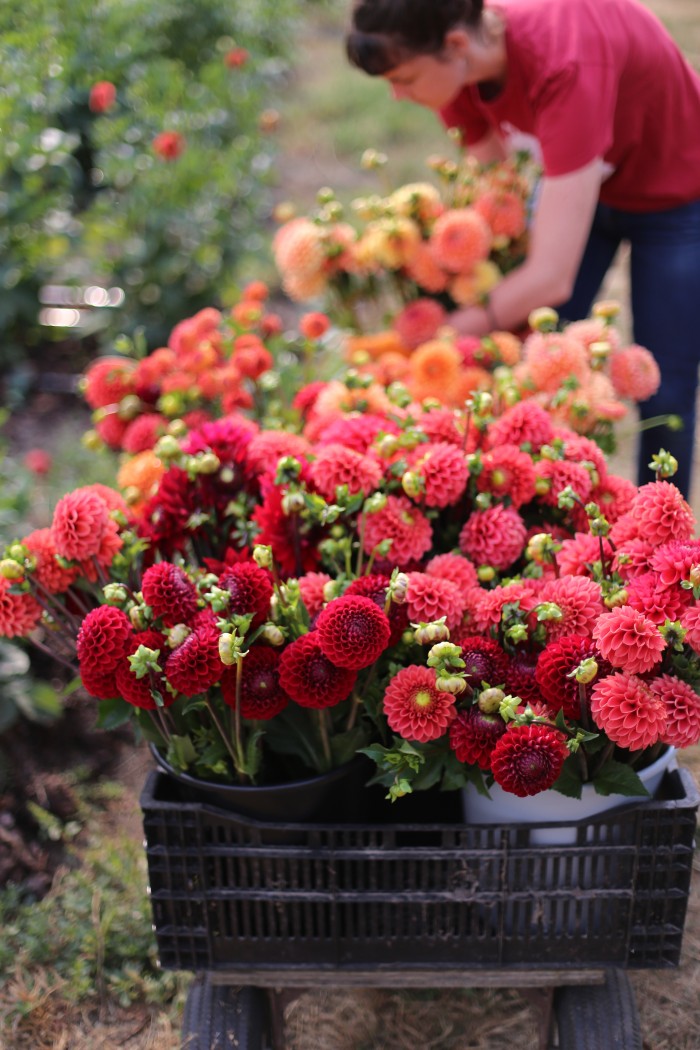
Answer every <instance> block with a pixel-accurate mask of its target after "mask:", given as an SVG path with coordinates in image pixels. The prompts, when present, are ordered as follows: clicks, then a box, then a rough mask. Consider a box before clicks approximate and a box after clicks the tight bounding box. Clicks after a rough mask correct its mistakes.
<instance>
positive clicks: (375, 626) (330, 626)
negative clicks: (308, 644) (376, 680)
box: [316, 595, 391, 671]
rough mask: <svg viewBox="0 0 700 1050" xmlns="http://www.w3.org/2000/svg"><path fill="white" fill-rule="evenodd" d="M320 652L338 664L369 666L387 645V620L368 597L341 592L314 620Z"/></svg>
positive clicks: (388, 633)
mask: <svg viewBox="0 0 700 1050" xmlns="http://www.w3.org/2000/svg"><path fill="white" fill-rule="evenodd" d="M316 632H317V634H318V640H319V644H320V646H321V649H322V650H323V652H324V654H325V655H326V656H327V657H328V659H329V660H332V661H333V663H334V664H336V665H337V666H338V667H347V668H349V669H350V670H352V671H359V670H360V668H361V667H369V665H370V664H373V663H374V661H375V660H376V659H377V657H378V656H380V655H381V654H382V653H383V652H384V650H385V649H386V647H387V645H388V644H389V635H390V633H391V632H390V628H389V619H388V617H387V616H386V615H385V613H384V612H383V611H382V610H381V609H380V608H379V606H378V605H377V604H376V603H375V602H373V601H372V599H371V598H361V597H360V596H359V595H350V596H349V597H348V596H346V595H343V597H342V598H336V599H334V601H332V602H329V603H328V605H327V606H326V607H325V609H324V610H323V611H322V612H321V614H320V616H319V618H318V620H317V621H316Z"/></svg>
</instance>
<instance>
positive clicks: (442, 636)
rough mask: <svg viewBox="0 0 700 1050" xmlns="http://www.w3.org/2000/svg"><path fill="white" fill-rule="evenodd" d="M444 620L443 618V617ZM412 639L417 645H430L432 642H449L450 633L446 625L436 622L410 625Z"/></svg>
mask: <svg viewBox="0 0 700 1050" xmlns="http://www.w3.org/2000/svg"><path fill="white" fill-rule="evenodd" d="M443 619H444V617H443ZM411 627H413V628H414V638H415V639H416V642H417V643H418V645H432V644H433V643H434V642H446V641H449V638H450V631H449V628H448V627H447V624H445V623H442V622H440V621H439V620H436V621H434V622H432V623H418V624H415V623H412V624H411Z"/></svg>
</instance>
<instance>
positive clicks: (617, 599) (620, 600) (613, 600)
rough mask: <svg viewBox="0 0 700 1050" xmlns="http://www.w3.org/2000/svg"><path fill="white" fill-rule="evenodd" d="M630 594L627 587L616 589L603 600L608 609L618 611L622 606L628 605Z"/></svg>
mask: <svg viewBox="0 0 700 1050" xmlns="http://www.w3.org/2000/svg"><path fill="white" fill-rule="evenodd" d="M628 598H629V592H628V590H627V588H626V587H615V588H614V589H613V590H611V591H609V592H608V594H606V595H605V597H604V598H603V605H605V606H606V608H608V609H617V608H618V607H619V606H620V605H627V600H628Z"/></svg>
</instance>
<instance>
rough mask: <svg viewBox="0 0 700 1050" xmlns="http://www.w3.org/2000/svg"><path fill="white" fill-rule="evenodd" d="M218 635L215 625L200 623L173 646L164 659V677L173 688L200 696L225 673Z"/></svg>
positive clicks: (186, 693) (186, 694)
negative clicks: (202, 625) (201, 624)
mask: <svg viewBox="0 0 700 1050" xmlns="http://www.w3.org/2000/svg"><path fill="white" fill-rule="evenodd" d="M219 637H220V635H219V631H218V630H217V628H216V627H200V628H199V629H198V630H196V631H193V632H192V634H190V635H188V636H187V638H186V639H185V640H184V642H183V643H182V645H179V646H178V647H177V649H173V651H172V653H171V654H170V656H169V657H168V658H167V660H166V662H165V677H166V678H167V679H168V681H169V682H170V684H171V686H172V687H173V689H176V690H177V692H178V693H183V694H184V695H185V696H197V695H198V694H199V693H206V691H207V689H209V688H211V686H212V685H214V684H215V683H216V682H218V681H219V679H220V678H221V676H222V674H223V673H224V665H223V664H222V662H221V660H220V659H219Z"/></svg>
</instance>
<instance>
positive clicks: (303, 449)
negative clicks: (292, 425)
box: [247, 430, 311, 474]
mask: <svg viewBox="0 0 700 1050" xmlns="http://www.w3.org/2000/svg"><path fill="white" fill-rule="evenodd" d="M310 451H311V446H310V445H309V442H308V441H307V440H306V438H304V437H302V436H301V435H300V434H290V433H287V432H286V431H283V430H261V431H260V433H259V434H256V435H255V437H254V438H253V439H252V440H251V442H250V444H249V445H248V450H247V460H248V469H249V470H250V471H251V473H253V474H264V473H265V472H266V471H272V472H273V473H274V472H275V471H276V470H277V464H278V462H279V460H280V459H281V458H282V457H283V456H292V457H293V458H294V459H298V460H299V461H300V462H301V461H303V460H305V459H306V456H307V454H308V453H309V452H310Z"/></svg>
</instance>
